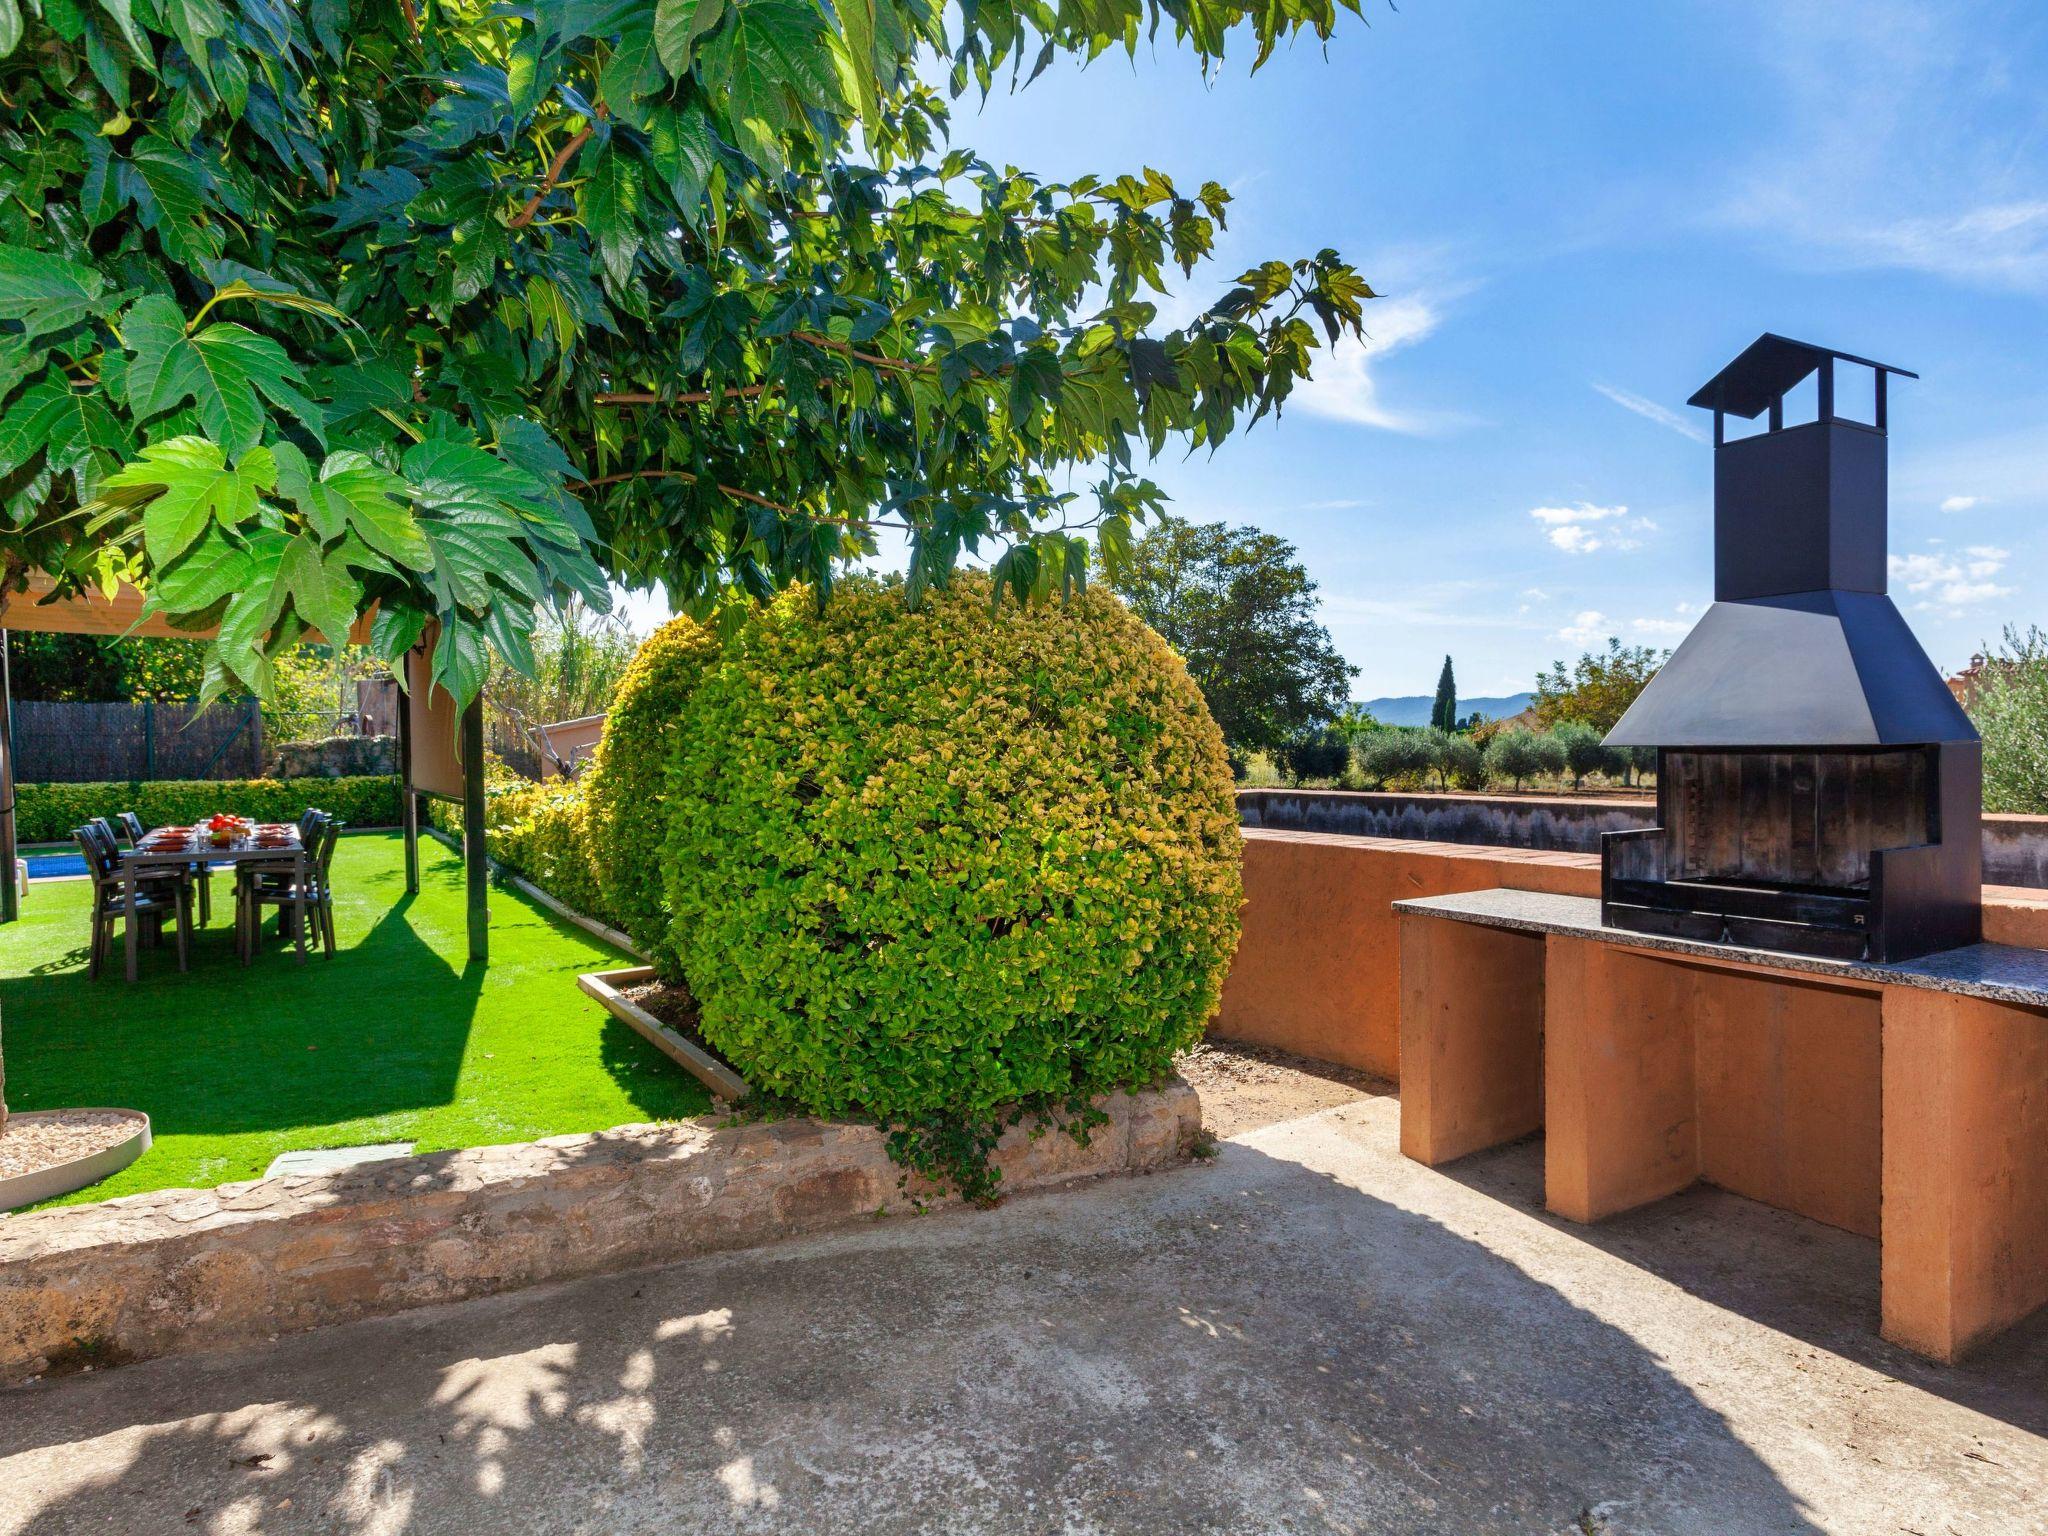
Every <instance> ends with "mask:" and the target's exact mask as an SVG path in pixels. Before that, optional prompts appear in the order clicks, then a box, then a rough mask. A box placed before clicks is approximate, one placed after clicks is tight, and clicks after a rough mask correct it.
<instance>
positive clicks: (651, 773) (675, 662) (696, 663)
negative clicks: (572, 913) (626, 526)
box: [557, 618, 718, 977]
mask: <svg viewBox="0 0 2048 1536" xmlns="http://www.w3.org/2000/svg"><path fill="white" fill-rule="evenodd" d="M717 656H718V640H717V637H716V636H714V635H713V634H712V632H711V631H710V630H708V629H706V628H704V627H703V626H702V625H701V624H698V623H697V622H696V621H695V620H694V619H689V618H678V619H671V620H670V621H669V622H668V623H666V624H664V625H662V627H661V628H660V629H658V630H656V631H655V632H654V633H653V634H652V635H651V636H649V637H648V639H647V642H646V643H645V644H644V645H642V646H641V647H640V650H639V652H638V653H637V654H636V655H635V656H634V657H633V662H632V665H631V666H629V667H627V668H626V674H625V676H624V677H622V678H621V679H620V680H619V689H618V693H617V694H616V695H615V696H614V697H613V699H612V702H611V707H610V708H609V709H608V710H607V711H606V712H605V721H604V735H603V736H602V737H600V738H599V740H598V743H597V753H596V755H595V756H594V757H593V758H592V759H591V763H590V766H589V768H587V769H586V770H585V771H584V773H583V776H582V780H581V782H582V783H583V785H584V797H585V803H586V805H587V807H588V815H589V831H590V838H591V850H592V861H593V867H594V869H595V874H596V879H597V885H598V888H599V890H601V891H602V892H603V896H604V902H605V905H606V907H607V908H608V909H609V910H610V911H612V912H613V913H615V914H617V916H616V918H615V919H614V920H615V921H616V922H617V923H618V925H619V926H620V927H621V928H623V929H624V930H625V931H626V932H627V933H628V934H630V935H631V936H632V937H633V939H634V940H635V941H636V942H638V943H639V945H640V947H641V948H642V949H645V950H647V951H648V952H649V953H650V954H651V955H653V956H654V958H655V964H656V965H658V966H660V967H661V969H662V971H663V972H664V973H666V974H668V975H670V976H671V977H672V976H673V975H674V973H675V969H676V965H675V960H674V957H673V954H672V952H671V949H670V938H669V931H668V930H669V917H668V905H667V901H666V898H665V896H664V893H663V891H662V880H661V866H660V863H659V862H658V860H657V859H656V857H655V855H656V854H657V852H658V851H659V850H660V848H661V844H662V839H663V838H664V837H665V836H666V835H667V832H668V817H667V813H666V811H665V809H664V805H663V795H664V791H665V788H666V784H665V780H666V776H667V773H668V760H669V756H670V753H671V751H672V749H673V746H674V742H675V734H676V728H677V724H678V722H679V721H680V720H681V719H682V716H683V710H684V708H685V706H687V705H688V703H689V701H690V695H691V693H692V692H693V691H694V690H695V688H696V686H697V680H698V679H699V678H700V677H702V676H703V674H704V669H705V668H706V667H708V666H709V665H710V664H711V663H712V662H713V661H714V660H716V659H717ZM557 894H560V893H559V892H558V893H557ZM565 899H566V898H565Z"/></svg>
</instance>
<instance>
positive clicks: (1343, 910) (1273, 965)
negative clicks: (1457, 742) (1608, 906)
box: [1209, 828, 1600, 1078]
mask: <svg viewBox="0 0 2048 1536" xmlns="http://www.w3.org/2000/svg"><path fill="white" fill-rule="evenodd" d="M1501 885H1505V886H1512V887H1514V888H1516V889H1518V890H1531V891H1558V892H1562V893H1564V894H1567V895H1573V896H1597V895H1599V894H1600V861H1599V859H1598V858H1596V857H1594V856H1593V855H1591V854H1585V853H1542V852H1538V851H1535V850H1533V849H1519V848H1481V847H1473V846H1470V845H1467V844H1458V843H1419V842H1402V841H1397V840H1395V839H1392V838H1362V837H1339V836H1332V835H1329V834H1325V833H1318V832H1269V831H1263V830H1260V829H1257V828H1247V829H1246V830H1245V834H1244V897H1245V905H1244V937H1243V938H1242V939H1241V940H1239V942H1238V946H1237V960H1236V962H1235V963H1234V964H1233V965H1232V967H1231V970H1230V977H1229V979H1228V980H1227V981H1226V982H1225V983H1224V986H1223V1003H1222V1006H1221V1007H1220V1008H1219V1009H1218V1011H1217V1015H1216V1020H1215V1022H1214V1023H1213V1024H1211V1025H1210V1026H1209V1027H1210V1031H1211V1033H1213V1034H1217V1035H1221V1036H1223V1037H1224V1038H1226V1039H1230V1040H1249V1041H1252V1042H1254V1043H1256V1044H1260V1045H1274V1046H1279V1047H1280V1048H1282V1049H1283V1050H1289V1051H1295V1052H1298V1053H1299V1054H1301V1055H1303V1056H1312V1057H1315V1058H1316V1059H1317V1060H1320V1061H1334V1062H1338V1063H1341V1064H1342V1065H1344V1066H1347V1067H1362V1068H1364V1069H1365V1070H1366V1071H1368V1072H1377V1073H1379V1074H1380V1075H1381V1076H1383V1077H1390V1078H1391V1077H1397V1076H1399V1074H1400V1066H1401V985H1400V970H1401V967H1400V944H1399V937H1398V935H1397V932H1396V929H1395V925H1394V912H1393V908H1392V905H1391V903H1393V902H1394V901H1396V900H1398V899H1401V898H1404V897H1409V896H1444V895H1449V894H1450V893H1451V892H1453V891H1484V890H1491V889H1492V888H1493V887H1495V886H1501Z"/></svg>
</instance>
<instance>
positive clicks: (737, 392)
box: [590, 384, 782, 405]
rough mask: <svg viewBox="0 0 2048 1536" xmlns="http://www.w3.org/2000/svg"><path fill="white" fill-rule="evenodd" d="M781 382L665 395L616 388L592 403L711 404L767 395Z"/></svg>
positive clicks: (592, 399)
mask: <svg viewBox="0 0 2048 1536" xmlns="http://www.w3.org/2000/svg"><path fill="white" fill-rule="evenodd" d="M781 387H782V386H781V385H779V384H741V385H738V386H736V387H734V388H732V389H720V390H710V389H693V390H691V391H690V392H689V393H688V394H685V395H669V396H667V397H663V396H661V395H658V394H655V393H654V392H653V391H651V390H643V389H632V390H615V391H613V392H612V393H610V394H604V395H592V396H591V397H590V403H591V404H592V405H709V404H710V403H711V402H712V401H713V400H752V399H755V398H756V397H758V396H761V395H765V394H767V393H768V391H769V390H771V389H780V388H781Z"/></svg>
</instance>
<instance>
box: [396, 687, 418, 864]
mask: <svg viewBox="0 0 2048 1536" xmlns="http://www.w3.org/2000/svg"><path fill="white" fill-rule="evenodd" d="M406 680H407V681H408V682H410V681H411V679H410V678H407V679H406ZM398 825H399V827H400V828H401V829H402V830H403V832H404V833H405V894H406V895H408V896H417V895H419V893H420V797H419V796H418V795H416V794H414V793H413V788H412V695H411V694H410V693H408V692H406V691H405V690H404V689H403V688H401V689H399V691H398Z"/></svg>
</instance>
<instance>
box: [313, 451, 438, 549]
mask: <svg viewBox="0 0 2048 1536" xmlns="http://www.w3.org/2000/svg"><path fill="white" fill-rule="evenodd" d="M275 451H276V456H277V489H278V494H279V495H281V496H283V497H284V498H285V499H286V500H288V501H290V502H292V503H293V504H294V505H296V506H297V507H298V509H299V510H300V511H301V512H303V513H304V514H305V515H306V520H307V522H309V523H311V524H312V526H313V530H314V532H315V533H316V534H318V535H319V536H320V538H321V539H323V540H331V539H336V538H339V537H341V535H342V534H343V533H344V532H346V531H350V530H353V531H354V533H355V534H356V536H357V537H358V538H360V539H361V540H362V541H363V542H364V543H365V544H367V545H369V546H370V547H371V548H372V549H374V550H376V551H378V552H379V553H380V554H384V555H387V556H389V557H390V558H391V559H393V560H395V561H397V562H398V563H399V564H400V565H405V566H410V567H411V568H412V569H414V570H420V571H423V570H425V569H427V567H428V566H430V565H431V564H432V563H433V558H434V557H433V552H432V551H431V550H430V549H429V548H428V547H427V539H426V535H425V534H424V533H422V532H421V531H420V525H419V520H418V519H417V518H415V517H414V516H413V514H412V506H411V504H410V489H409V488H408V487H407V485H406V483H405V481H404V480H403V479H402V478H401V477H399V476H397V475H394V474H393V473H391V471H390V470H388V469H386V468H384V467H383V466H382V465H381V464H379V463H377V461H376V460H374V459H372V458H370V457H369V455H367V454H363V453H357V452H355V451H354V450H353V449H348V448H342V449H337V450H336V451H335V452H333V453H330V454H329V455H328V456H327V459H326V462H325V463H323V464H322V465H321V466H320V478H319V479H317V480H316V479H314V478H313V476H312V470H311V466H309V465H308V464H307V462H306V456H305V455H304V454H303V453H301V452H299V450H298V449H297V448H295V447H293V446H292V445H291V444H289V443H280V444H278V446H277V448H276V450H275Z"/></svg>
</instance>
